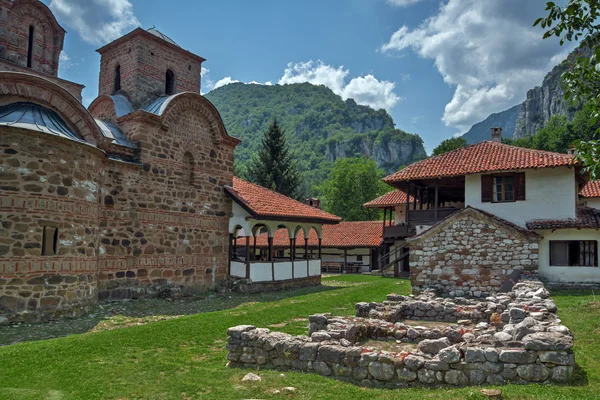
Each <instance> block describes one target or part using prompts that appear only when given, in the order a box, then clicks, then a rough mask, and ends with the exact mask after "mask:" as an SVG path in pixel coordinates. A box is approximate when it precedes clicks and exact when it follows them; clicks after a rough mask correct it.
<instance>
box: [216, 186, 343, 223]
mask: <svg viewBox="0 0 600 400" xmlns="http://www.w3.org/2000/svg"><path fill="white" fill-rule="evenodd" d="M225 190H226V191H227V193H229V195H231V197H232V198H233V199H234V200H235V201H236V202H237V203H238V204H239V205H241V206H242V207H243V208H244V209H246V210H247V211H248V212H249V213H250V214H251V215H252V216H253V217H254V218H256V219H271V220H273V219H288V220H289V219H291V220H294V221H299V222H302V221H311V222H317V223H321V224H336V223H338V222H339V221H341V218H340V217H338V216H336V215H333V214H330V213H328V212H325V211H323V210H319V209H318V208H315V207H311V206H309V205H308V204H304V203H301V202H299V201H297V200H294V199H291V198H289V197H287V196H284V195H282V194H280V193H276V192H273V191H272V190H269V189H266V188H264V187H262V186H259V185H255V184H254V183H250V182H246V181H244V180H242V179H240V178H237V177H233V187H230V186H225Z"/></svg>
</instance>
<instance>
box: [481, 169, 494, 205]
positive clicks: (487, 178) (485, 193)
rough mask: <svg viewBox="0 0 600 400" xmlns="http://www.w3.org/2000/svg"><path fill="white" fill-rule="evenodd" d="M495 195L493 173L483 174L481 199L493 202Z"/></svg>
mask: <svg viewBox="0 0 600 400" xmlns="http://www.w3.org/2000/svg"><path fill="white" fill-rule="evenodd" d="M493 195H494V179H493V178H492V176H491V175H481V201H482V202H484V203H485V202H491V201H492V197H493Z"/></svg>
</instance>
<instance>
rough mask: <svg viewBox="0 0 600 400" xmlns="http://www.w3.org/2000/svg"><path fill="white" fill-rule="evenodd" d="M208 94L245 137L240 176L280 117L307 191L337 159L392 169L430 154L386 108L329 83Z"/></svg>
mask: <svg viewBox="0 0 600 400" xmlns="http://www.w3.org/2000/svg"><path fill="white" fill-rule="evenodd" d="M206 97H207V98H208V99H209V100H210V101H211V102H212V103H213V104H214V105H215V106H216V107H217V109H218V110H219V112H220V113H221V117H222V118H223V121H224V123H225V127H226V128H227V131H228V133H229V134H230V135H232V136H234V137H237V138H239V139H241V140H242V143H241V144H240V145H238V147H237V149H236V153H235V157H236V169H237V170H236V173H238V174H243V172H244V169H245V167H246V165H247V163H248V161H249V160H250V159H251V158H252V155H253V154H255V153H256V151H257V148H258V146H259V145H260V141H261V139H262V136H263V132H264V131H265V130H266V129H267V128H268V126H269V124H270V123H271V121H272V120H273V118H277V120H278V122H279V123H280V125H281V127H282V128H283V129H284V130H285V132H286V135H287V138H288V142H289V144H290V146H291V148H292V149H293V150H294V152H295V154H296V159H297V160H298V167H299V170H300V172H301V174H302V177H303V180H304V182H305V192H306V194H307V195H312V194H315V186H316V185H318V184H319V183H321V182H323V181H324V180H325V179H326V178H327V176H328V173H329V171H330V169H331V166H332V163H333V162H334V161H335V160H336V159H337V158H347V157H356V156H365V157H369V158H372V159H373V160H375V161H376V162H377V165H378V166H379V167H380V168H382V169H384V170H385V171H386V172H388V173H391V172H395V171H397V170H398V169H399V168H400V167H401V166H403V165H406V164H409V163H411V162H414V161H416V160H420V159H422V158H424V157H426V153H425V149H424V147H423V141H422V139H421V138H420V137H419V136H418V135H416V134H410V133H407V132H404V131H402V130H400V129H395V128H394V122H393V120H392V118H391V117H390V115H389V114H388V113H387V112H386V111H385V110H374V109H372V108H370V107H367V106H361V105H358V104H356V102H355V101H354V100H352V99H348V100H346V101H344V100H342V99H341V97H340V96H338V95H336V94H335V93H333V92H332V91H331V90H330V89H329V88H327V87H325V86H315V85H311V84H309V83H298V84H291V85H273V86H267V85H256V84H244V83H233V84H229V85H226V86H223V87H220V88H218V89H216V90H213V91H211V92H210V93H208V94H207V95H206Z"/></svg>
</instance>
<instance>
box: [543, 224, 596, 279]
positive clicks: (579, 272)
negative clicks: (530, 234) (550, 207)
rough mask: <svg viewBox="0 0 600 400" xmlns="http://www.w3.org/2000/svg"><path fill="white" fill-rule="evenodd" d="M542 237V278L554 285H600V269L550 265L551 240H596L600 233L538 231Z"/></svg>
mask: <svg viewBox="0 0 600 400" xmlns="http://www.w3.org/2000/svg"><path fill="white" fill-rule="evenodd" d="M536 232H537V233H539V234H540V235H541V236H542V239H541V240H540V243H539V246H540V247H539V273H540V277H542V278H543V279H546V280H548V281H549V282H552V283H561V282H564V283H600V267H575V266H573V267H568V266H553V265H550V241H551V240H577V241H581V240H596V241H600V231H597V230H595V229H557V230H555V231H554V232H553V231H551V230H536Z"/></svg>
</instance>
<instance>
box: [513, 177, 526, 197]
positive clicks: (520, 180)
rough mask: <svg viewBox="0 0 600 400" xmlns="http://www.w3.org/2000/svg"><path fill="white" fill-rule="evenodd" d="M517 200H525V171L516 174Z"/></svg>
mask: <svg viewBox="0 0 600 400" xmlns="http://www.w3.org/2000/svg"><path fill="white" fill-rule="evenodd" d="M515 200H516V201H522V200H525V172H517V173H516V174H515Z"/></svg>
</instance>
